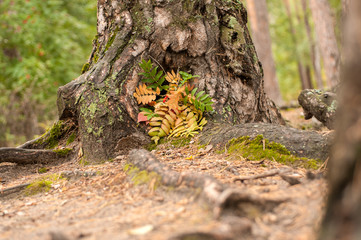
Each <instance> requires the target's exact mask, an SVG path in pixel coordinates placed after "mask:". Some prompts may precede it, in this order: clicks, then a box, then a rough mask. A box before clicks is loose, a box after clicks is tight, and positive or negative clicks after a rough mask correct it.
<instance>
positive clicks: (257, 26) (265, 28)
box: [247, 0, 282, 105]
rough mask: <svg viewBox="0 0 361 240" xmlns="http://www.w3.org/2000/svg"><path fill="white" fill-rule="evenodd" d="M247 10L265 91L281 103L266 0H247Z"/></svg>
mask: <svg viewBox="0 0 361 240" xmlns="http://www.w3.org/2000/svg"><path fill="white" fill-rule="evenodd" d="M247 10H248V15H249V19H250V23H251V31H252V40H253V42H254V45H255V47H256V51H257V54H258V56H259V59H260V61H261V63H262V67H263V72H264V87H265V92H266V94H267V95H268V96H269V97H270V98H271V99H272V100H273V101H274V102H275V103H276V104H277V105H282V96H281V92H280V88H279V84H278V80H277V75H276V65H275V62H274V59H273V55H272V40H271V35H270V30H269V19H268V9H267V3H266V0H247Z"/></svg>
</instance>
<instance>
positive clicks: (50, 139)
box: [36, 121, 68, 149]
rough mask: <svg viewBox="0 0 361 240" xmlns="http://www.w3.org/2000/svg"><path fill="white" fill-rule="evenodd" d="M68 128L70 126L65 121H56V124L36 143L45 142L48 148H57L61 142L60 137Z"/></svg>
mask: <svg viewBox="0 0 361 240" xmlns="http://www.w3.org/2000/svg"><path fill="white" fill-rule="evenodd" d="M66 128H68V127H67V126H66V124H65V123H64V122H63V121H58V122H56V123H54V125H53V126H52V127H51V128H50V129H49V130H48V131H47V132H46V133H44V134H43V135H42V136H41V138H40V139H39V140H37V141H36V144H44V145H45V148H47V149H53V148H55V147H56V146H57V145H58V143H59V139H60V137H61V136H62V135H63V134H64V132H66V130H67V129H66Z"/></svg>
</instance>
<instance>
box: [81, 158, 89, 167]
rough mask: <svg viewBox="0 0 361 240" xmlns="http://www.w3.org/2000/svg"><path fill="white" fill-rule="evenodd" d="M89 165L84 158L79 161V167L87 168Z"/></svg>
mask: <svg viewBox="0 0 361 240" xmlns="http://www.w3.org/2000/svg"><path fill="white" fill-rule="evenodd" d="M89 164H90V163H89V162H88V161H87V160H86V159H85V158H84V157H82V158H81V159H80V160H79V165H82V166H87V165H89Z"/></svg>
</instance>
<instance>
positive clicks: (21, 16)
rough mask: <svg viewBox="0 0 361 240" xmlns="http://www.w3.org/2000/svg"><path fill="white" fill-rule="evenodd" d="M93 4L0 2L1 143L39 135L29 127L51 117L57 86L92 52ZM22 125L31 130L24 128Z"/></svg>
mask: <svg viewBox="0 0 361 240" xmlns="http://www.w3.org/2000/svg"><path fill="white" fill-rule="evenodd" d="M96 4H97V1H96V0H76V1H72V0H3V1H1V3H0V71H1V74H0V113H1V114H0V146H6V145H12V144H18V143H20V142H21V141H23V140H25V138H31V137H32V136H31V135H33V134H40V132H41V129H38V126H33V125H37V124H36V123H37V122H40V123H44V124H43V125H46V123H48V122H49V121H51V120H55V119H56V114H57V112H56V91H57V89H58V87H59V86H62V85H64V84H66V83H67V82H69V81H71V80H72V79H74V78H76V77H77V76H79V75H80V72H81V67H82V65H83V64H84V62H86V60H87V58H88V56H89V54H90V52H91V48H92V46H91V40H92V38H93V37H94V35H95V34H96ZM29 111H33V112H34V114H32V113H29ZM29 118H31V119H29ZM34 118H37V119H34ZM23 126H27V128H29V127H33V128H34V129H33V131H30V132H27V131H29V130H28V129H25V128H24V127H23ZM22 131H23V133H22ZM21 135H23V137H21V138H17V137H15V136H21Z"/></svg>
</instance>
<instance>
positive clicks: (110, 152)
mask: <svg viewBox="0 0 361 240" xmlns="http://www.w3.org/2000/svg"><path fill="white" fill-rule="evenodd" d="M246 24H247V13H246V10H245V8H244V7H243V4H241V3H238V2H235V1H227V2H226V1H220V0H208V1H201V0H200V1H188V0H183V1H165V0H159V1H149V0H138V1H126V0H123V1H105V0H99V1H98V25H97V32H98V34H97V36H96V38H95V40H94V48H93V51H92V54H91V56H90V59H89V62H88V63H87V64H86V65H85V67H84V74H82V75H81V76H80V77H79V78H77V79H76V80H74V81H72V82H70V83H69V84H67V85H65V86H63V87H61V88H59V90H58V101H57V104H58V109H59V118H60V119H73V120H74V121H76V122H77V124H78V126H79V137H80V141H81V142H82V148H83V151H84V157H86V158H87V159H88V161H99V160H102V159H109V158H112V157H114V156H116V155H117V154H119V153H121V152H124V151H126V150H128V148H135V147H137V145H142V144H144V143H146V142H147V141H148V138H147V137H146V134H145V132H144V130H142V129H140V128H138V127H137V123H136V121H137V113H138V106H137V103H136V101H135V100H134V98H133V92H134V90H135V87H136V86H137V84H138V83H139V81H140V79H139V76H138V73H139V72H140V68H139V66H138V64H139V63H140V61H141V59H152V60H154V62H156V63H159V64H160V65H161V66H162V67H163V68H164V69H165V70H166V71H169V70H178V69H180V70H182V71H188V72H190V73H192V74H193V75H199V76H200V77H199V78H198V79H197V80H196V81H194V84H195V85H196V86H197V87H198V88H199V90H205V91H206V92H207V93H208V94H209V95H210V96H211V97H213V99H214V101H215V103H214V106H213V107H214V109H215V113H214V114H213V115H212V116H210V118H212V119H217V120H222V121H228V122H232V123H244V122H272V123H283V120H282V118H281V116H280V114H279V112H278V110H277V109H276V107H275V105H274V104H273V103H272V102H271V101H270V100H269V99H268V98H267V97H266V96H265V94H264V88H263V74H262V68H261V65H260V63H259V61H258V57H257V54H256V51H255V48H254V46H253V43H252V41H251V38H250V35H249V33H248V30H247V26H246Z"/></svg>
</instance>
